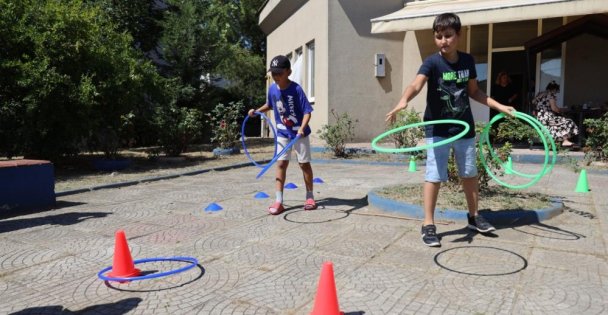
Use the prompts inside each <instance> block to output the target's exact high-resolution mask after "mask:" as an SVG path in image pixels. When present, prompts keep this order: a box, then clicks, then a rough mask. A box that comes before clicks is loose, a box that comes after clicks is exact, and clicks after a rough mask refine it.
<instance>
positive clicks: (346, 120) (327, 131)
mask: <svg viewBox="0 0 608 315" xmlns="http://www.w3.org/2000/svg"><path fill="white" fill-rule="evenodd" d="M331 114H332V116H334V119H335V123H333V124H327V125H323V127H321V130H319V131H317V133H319V137H320V138H321V139H322V140H324V141H325V148H326V149H328V150H331V151H332V152H333V153H334V156H336V157H345V156H347V153H346V142H347V141H348V140H352V138H353V136H354V133H355V123H357V122H358V121H357V120H355V121H353V119H352V118H351V117H349V116H348V113H346V112H345V113H343V114H341V115H340V114H338V113H337V112H335V111H334V110H333V109H332V110H331Z"/></svg>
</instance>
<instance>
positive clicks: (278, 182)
mask: <svg viewBox="0 0 608 315" xmlns="http://www.w3.org/2000/svg"><path fill="white" fill-rule="evenodd" d="M287 166H289V161H281V160H279V161H277V172H276V176H275V189H276V199H275V201H274V202H273V203H272V204H271V205H270V206H269V207H268V212H269V213H270V214H272V215H277V214H281V213H282V212H283V211H284V210H285V208H284V207H283V187H284V186H285V177H286V174H287Z"/></svg>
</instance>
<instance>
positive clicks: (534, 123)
mask: <svg viewBox="0 0 608 315" xmlns="http://www.w3.org/2000/svg"><path fill="white" fill-rule="evenodd" d="M504 117H505V115H504V114H503V113H500V114H498V115H496V116H494V117H493V118H492V120H490V122H489V123H488V124H487V125H486V126H485V128H484V130H483V132H482V134H481V137H480V141H479V149H480V150H479V155H480V157H481V164H482V165H483V166H484V168H485V169H486V172H487V173H488V175H490V177H492V178H493V179H494V180H495V181H496V182H498V183H499V184H501V185H503V186H505V187H507V188H511V189H522V188H527V187H530V186H532V185H534V184H536V183H537V182H538V181H539V180H540V179H541V177H543V176H544V175H545V174H547V173H548V172H549V171H550V170H551V169H552V168H553V166H554V164H555V159H556V151H555V142H554V141H553V138H552V137H550V136H549V139H550V140H551V146H552V149H553V150H552V151H553V159H552V161H551V163H550V164H549V144H548V143H547V137H546V135H548V134H549V130H547V128H546V127H544V126H543V125H542V124H541V123H540V122H539V121H538V120H536V119H535V118H534V117H532V116H530V115H527V114H524V113H519V112H515V117H516V118H518V119H521V120H524V121H526V122H527V123H529V124H530V125H531V126H532V127H533V128H534V129H535V130H536V132H537V133H538V135H539V136H540V138H541V140H542V141H543V146H544V147H545V161H544V163H543V166H542V170H541V171H540V172H538V173H537V174H536V175H529V174H522V173H518V172H514V174H516V175H519V176H522V177H528V178H532V180H531V181H530V182H528V183H526V184H522V185H511V184H508V183H505V182H503V181H501V180H500V179H498V177H496V175H494V172H492V171H491V170H490V168H489V166H488V164H487V161H486V158H485V156H484V154H483V143H484V141H485V143H486V144H487V146H488V148H489V149H490V152H491V156H492V158H493V159H495V160H498V161H500V159H499V158H498V156H496V154H495V153H494V151H493V149H492V147H491V145H490V139H489V130H490V127H491V126H492V125H493V124H494V123H495V122H496V121H498V120H499V119H502V118H504ZM541 129H542V130H541ZM500 162H502V161H500ZM547 165H549V167H547Z"/></svg>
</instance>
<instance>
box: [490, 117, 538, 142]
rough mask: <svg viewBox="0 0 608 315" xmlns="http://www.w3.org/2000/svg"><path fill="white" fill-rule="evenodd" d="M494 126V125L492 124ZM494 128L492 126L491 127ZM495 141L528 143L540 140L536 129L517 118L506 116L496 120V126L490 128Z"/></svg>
mask: <svg viewBox="0 0 608 315" xmlns="http://www.w3.org/2000/svg"><path fill="white" fill-rule="evenodd" d="M493 127H494V126H493ZM493 129H494V128H493ZM492 132H493V133H494V136H495V139H496V140H497V141H501V142H504V141H509V142H515V141H524V140H525V141H527V142H528V144H529V145H533V144H534V143H535V142H541V140H540V138H539V137H538V134H537V133H536V130H535V129H534V128H533V127H531V126H530V125H528V124H527V123H524V122H522V121H521V120H519V119H517V118H512V117H507V118H505V120H502V121H499V122H498V127H496V129H495V130H492Z"/></svg>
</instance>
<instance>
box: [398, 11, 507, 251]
mask: <svg viewBox="0 0 608 315" xmlns="http://www.w3.org/2000/svg"><path fill="white" fill-rule="evenodd" d="M460 27H461V24H460V18H459V17H458V16H457V15H455V14H453V13H445V14H441V15H439V16H437V17H436V18H435V21H434V22H433V32H434V38H435V45H437V48H439V52H438V53H436V54H433V55H431V56H429V57H428V58H426V59H425V60H424V62H423V64H422V66H420V70H418V74H417V75H416V78H414V81H413V82H412V83H411V84H410V85H409V86H407V87H406V89H405V91H404V92H403V95H402V96H401V99H400V100H399V102H398V103H397V105H395V107H394V108H393V110H391V111H390V112H389V113H388V114H386V121H387V122H389V123H392V122H394V121H395V118H396V114H397V112H398V111H400V110H403V109H405V108H407V105H408V102H409V101H411V100H412V99H413V98H414V97H415V96H416V95H418V93H419V92H420V90H422V88H423V87H424V85H425V84H426V83H427V82H428V84H429V86H428V90H427V97H426V103H427V105H426V110H425V112H424V121H433V120H444V119H457V120H461V121H464V122H466V123H467V124H468V125H469V127H470V129H469V132H468V133H467V134H466V135H465V136H464V137H462V138H460V139H458V140H456V141H454V142H452V143H450V144H447V145H443V146H438V147H434V148H429V149H428V151H427V160H426V174H425V183H424V223H423V225H422V231H421V234H422V241H423V242H424V243H425V244H426V245H428V246H441V243H440V241H439V237H438V236H437V230H436V227H435V221H434V220H435V219H434V216H435V206H436V204H437V196H438V194H439V188H440V187H441V182H446V181H447V180H448V171H447V169H448V158H449V155H450V147H451V148H453V149H454V155H455V158H456V163H457V165H458V172H459V176H460V178H461V180H462V187H463V190H464V193H465V196H466V200H467V205H468V208H469V213H468V214H467V218H468V227H469V228H470V229H473V230H476V231H479V232H482V233H485V232H490V231H494V230H495V228H494V227H493V226H492V225H491V224H490V223H488V222H487V221H486V220H485V219H484V218H483V217H482V216H481V215H479V213H478V212H477V206H478V198H479V186H478V179H477V167H476V161H477V155H476V147H475V122H474V121H473V113H472V112H471V106H470V104H469V97H470V98H472V99H474V100H476V101H477V102H479V103H481V104H484V105H486V106H488V107H490V108H491V109H495V110H497V111H499V112H502V113H505V114H507V115H509V116H512V114H511V111H514V108H513V107H511V106H506V105H503V104H500V103H498V102H497V101H495V100H494V99H492V98H490V97H488V96H487V95H486V94H485V93H484V92H483V91H482V90H480V89H479V87H478V86H477V80H476V79H477V72H476V71H475V61H474V60H473V56H471V55H469V54H467V53H463V52H460V51H458V50H457V47H458V40H459V38H460ZM463 128H464V127H463V126H461V125H458V124H431V125H427V126H426V127H425V137H426V143H427V144H429V145H430V144H432V143H436V142H439V141H441V140H444V139H447V138H451V137H453V136H455V135H457V134H459V133H460V132H461V131H462V130H463Z"/></svg>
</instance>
